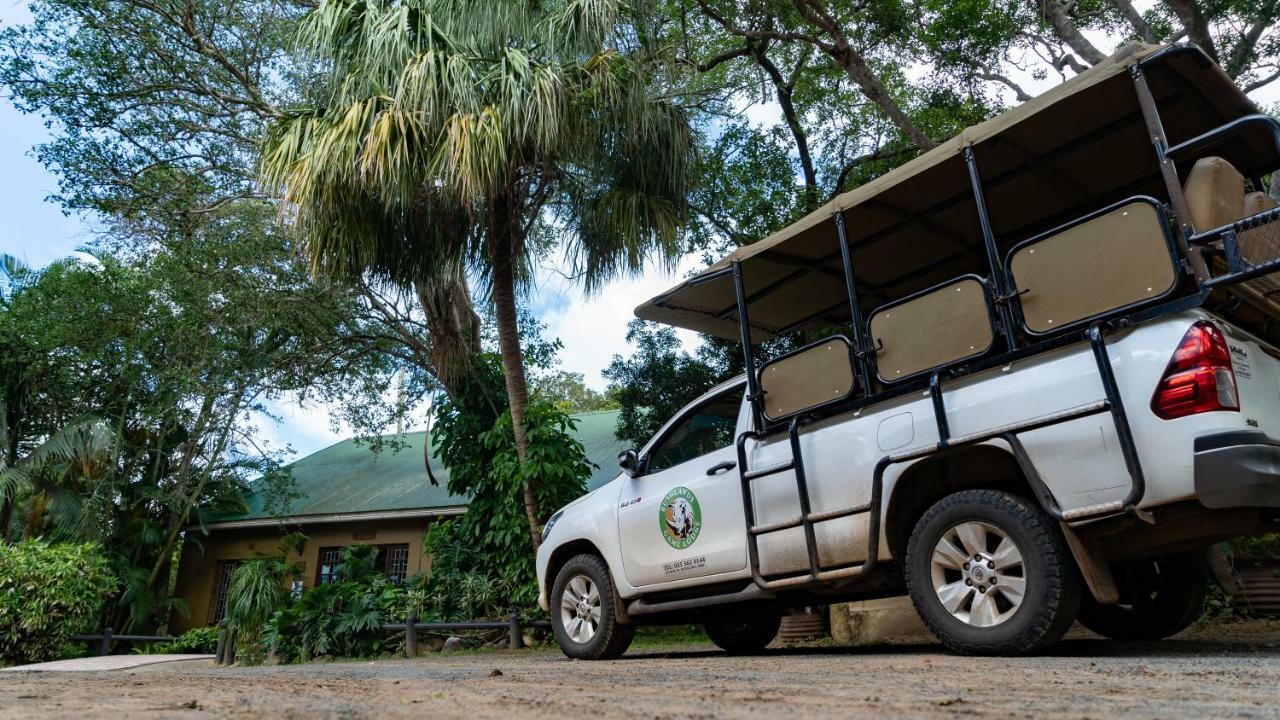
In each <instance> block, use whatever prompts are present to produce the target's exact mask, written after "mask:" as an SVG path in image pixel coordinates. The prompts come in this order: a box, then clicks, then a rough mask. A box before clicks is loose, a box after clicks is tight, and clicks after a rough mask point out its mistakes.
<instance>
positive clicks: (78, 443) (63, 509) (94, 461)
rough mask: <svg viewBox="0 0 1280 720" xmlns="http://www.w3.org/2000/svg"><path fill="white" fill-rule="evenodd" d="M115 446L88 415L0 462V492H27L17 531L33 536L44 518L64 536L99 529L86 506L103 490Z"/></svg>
mask: <svg viewBox="0 0 1280 720" xmlns="http://www.w3.org/2000/svg"><path fill="white" fill-rule="evenodd" d="M118 450H119V448H118V435H117V434H116V430H115V429H114V428H112V427H111V425H110V424H108V423H107V422H105V421H103V420H100V419H97V418H93V417H88V418H84V419H81V420H77V421H75V422H72V423H71V424H69V425H67V426H65V427H63V428H61V429H60V430H58V431H57V432H55V433H53V435H51V436H50V437H48V438H47V439H45V441H44V442H42V443H41V444H40V445H38V446H37V447H36V448H35V449H34V450H32V451H31V453H30V454H29V455H28V456H27V457H25V458H23V460H22V461H21V462H19V463H17V464H15V465H12V466H8V467H4V466H2V465H0V494H7V495H9V496H11V497H12V496H16V495H17V493H18V491H19V490H20V489H25V490H28V491H29V492H30V494H31V497H30V500H29V502H28V505H27V518H26V524H25V529H24V531H23V536H24V537H26V538H31V537H35V536H37V535H39V534H40V533H41V531H42V530H43V529H44V525H45V521H46V520H47V519H51V520H52V526H53V528H54V529H56V530H58V531H59V532H60V533H62V534H63V535H66V536H67V537H70V538H75V539H81V538H86V537H91V536H93V535H95V534H96V533H98V532H99V531H101V529H102V528H100V527H96V526H94V525H93V518H92V517H91V516H90V515H89V513H88V512H87V510H88V509H89V507H90V506H91V505H92V504H94V503H96V502H101V501H102V500H103V498H104V495H105V493H106V492H108V488H109V484H110V481H111V480H112V478H113V474H114V471H115V463H116V460H117V457H116V453H117V452H118ZM4 465H7V463H4Z"/></svg>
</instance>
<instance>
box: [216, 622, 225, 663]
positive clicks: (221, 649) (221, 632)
mask: <svg viewBox="0 0 1280 720" xmlns="http://www.w3.org/2000/svg"><path fill="white" fill-rule="evenodd" d="M214 656H215V657H214V663H215V664H217V665H221V664H222V660H223V659H224V658H225V657H226V656H227V621H226V619H225V618H224V619H222V620H219V621H218V648H217V650H215V651H214Z"/></svg>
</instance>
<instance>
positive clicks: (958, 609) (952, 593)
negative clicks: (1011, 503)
mask: <svg viewBox="0 0 1280 720" xmlns="http://www.w3.org/2000/svg"><path fill="white" fill-rule="evenodd" d="M930 571H931V574H932V577H933V590H934V592H935V593H936V594H937V596H938V601H939V602H940V603H942V607H943V609H945V610H946V611H947V612H949V613H951V616H952V617H954V618H956V619H957V620H959V621H960V622H963V623H964V624H966V625H972V626H974V627H993V626H995V625H999V624H1000V623H1002V622H1005V621H1006V620H1008V619H1009V618H1011V617H1013V615H1014V613H1016V612H1017V611H1018V608H1020V607H1022V600H1023V598H1024V597H1025V596H1026V590H1027V579H1026V573H1025V568H1024V566H1023V561H1022V550H1021V549H1020V548H1019V547H1018V545H1017V543H1015V542H1014V541H1013V538H1010V537H1009V535H1008V533H1006V532H1004V531H1003V530H1001V529H1000V528H997V527H996V526H994V525H990V524H988V523H984V522H977V521H968V522H962V523H959V524H957V525H954V526H952V527H951V528H950V529H948V530H947V531H946V532H944V533H943V534H942V537H940V538H938V542H937V544H936V545H934V547H933V557H932V559H931V560H930Z"/></svg>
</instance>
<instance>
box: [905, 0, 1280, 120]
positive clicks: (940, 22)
mask: <svg viewBox="0 0 1280 720" xmlns="http://www.w3.org/2000/svg"><path fill="white" fill-rule="evenodd" d="M919 16H920V18H921V21H922V22H921V23H920V32H919V34H918V37H919V41H920V43H921V51H920V56H921V58H922V59H924V60H926V61H927V62H930V63H931V64H933V65H934V66H935V67H936V68H937V70H938V72H939V73H940V74H951V75H952V76H953V77H954V78H956V79H957V80H959V81H960V83H961V84H966V85H968V86H970V87H973V86H974V85H975V84H981V83H989V84H995V85H996V86H997V87H1003V88H1004V89H1007V90H1009V91H1012V93H1013V95H1014V97H1015V99H1016V100H1017V101H1019V102H1023V101H1025V100H1028V99H1030V97H1031V94H1030V93H1029V92H1027V91H1026V90H1025V89H1024V88H1022V87H1021V86H1020V85H1019V84H1018V83H1017V82H1015V81H1014V80H1013V79H1011V78H1010V77H1009V73H1008V72H1006V71H1005V69H1004V68H1006V67H1014V68H1017V69H1019V70H1023V71H1026V72H1029V73H1030V74H1031V75H1032V76H1034V77H1039V78H1044V77H1047V76H1049V75H1050V74H1057V75H1059V76H1061V77H1063V78H1066V77H1067V76H1068V74H1069V73H1079V72H1081V71H1083V70H1084V69H1086V68H1088V67H1090V66H1092V65H1096V64H1097V63H1099V62H1101V61H1102V60H1103V59H1105V58H1106V57H1107V56H1109V55H1110V54H1112V53H1113V52H1115V51H1116V50H1117V49H1118V48H1119V47H1120V46H1121V45H1123V44H1124V43H1126V42H1130V41H1134V40H1137V41H1141V42H1144V43H1149V44H1159V43H1169V42H1175V41H1180V40H1181V41H1190V42H1192V43H1195V44H1196V45H1198V46H1200V47H1201V48H1202V49H1203V50H1204V51H1205V52H1206V53H1207V54H1208V55H1209V57H1211V58H1213V59H1214V60H1215V61H1216V62H1218V63H1219V64H1220V65H1221V66H1222V68H1223V69H1224V70H1225V71H1226V73H1227V75H1229V76H1230V77H1231V78H1232V79H1234V80H1236V82H1238V83H1239V84H1240V86H1241V87H1243V88H1244V89H1245V91H1246V92H1253V91H1255V90H1258V89H1260V88H1263V87H1265V86H1267V85H1269V84H1271V83H1272V82H1275V81H1276V80H1277V79H1280V25H1278V23H1280V3H1276V2H1261V3H1258V2H1234V1H1232V2H1202V1H1200V0H1161V1H1160V2H1155V3H1150V4H1146V7H1145V8H1144V9H1141V10H1140V9H1139V8H1138V6H1137V4H1135V3H1133V2H1131V0H1086V1H1085V2H1075V1H1068V0H1034V1H1029V0H1028V1H1023V0H975V1H973V2H964V3H952V2H945V1H938V0H924V2H921V3H920V4H919Z"/></svg>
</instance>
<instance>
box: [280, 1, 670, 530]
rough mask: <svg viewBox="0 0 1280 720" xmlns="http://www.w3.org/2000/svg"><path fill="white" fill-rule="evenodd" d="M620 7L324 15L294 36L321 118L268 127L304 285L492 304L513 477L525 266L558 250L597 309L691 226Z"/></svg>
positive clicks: (447, 5)
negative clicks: (328, 279) (406, 290)
mask: <svg viewBox="0 0 1280 720" xmlns="http://www.w3.org/2000/svg"><path fill="white" fill-rule="evenodd" d="M619 8H620V6H619V4H618V3H617V1H616V0H561V1H559V2H556V1H555V0H551V1H549V2H545V3H529V2H518V1H515V0H468V1H467V2H461V1H459V0H322V1H321V3H320V5H319V7H318V8H317V9H316V10H315V11H314V12H313V13H311V15H310V16H309V17H308V18H307V20H306V21H305V23H304V26H303V30H302V37H303V38H304V40H305V43H306V44H307V45H308V46H309V48H310V49H311V52H312V53H313V54H314V57H315V60H316V61H317V62H319V63H320V64H321V66H324V67H329V68H331V76H330V77H329V80H328V82H327V84H326V86H325V88H324V89H323V95H322V100H321V101H319V102H316V103H315V104H314V105H313V106H311V107H307V108H304V109H300V110H297V111H294V112H292V113H290V114H288V115H287V116H285V117H282V118H281V119H280V120H279V121H278V122H276V123H275V124H274V125H273V127H272V128H271V129H270V131H269V134H268V138H267V141H266V144H265V147H264V151H263V159H262V175H263V178H264V181H265V182H266V184H268V185H269V186H271V187H273V188H275V189H276V190H277V191H278V192H279V193H280V194H281V195H282V196H283V198H284V201H285V204H284V208H285V212H286V214H287V215H288V217H290V218H291V219H292V220H293V221H294V222H295V223H296V225H297V228H298V230H299V231H300V233H301V236H302V245H303V248H304V252H305V253H306V254H307V256H308V257H309V259H310V262H311V265H312V268H313V271H316V272H325V273H334V274H339V275H346V276H365V275H372V276H374V277H379V278H383V279H385V280H387V281H390V282H393V283H397V284H400V285H402V286H405V287H408V286H410V285H412V286H414V287H417V288H422V287H431V286H433V285H439V284H440V283H442V282H456V281H457V277H458V273H459V272H460V271H461V272H464V273H467V274H469V275H471V276H472V277H479V278H480V279H481V280H482V281H483V282H484V283H485V284H486V285H487V288H488V290H489V294H490V296H491V299H492V302H493V307H494V313H495V319H496V322H497V327H498V344H499V350H500V353H501V356H502V363H503V369H504V375H505V381H506V390H507V399H508V407H509V411H510V414H511V417H512V420H513V426H514V433H515V445H516V452H517V455H518V457H519V458H520V460H521V462H522V463H523V462H524V461H525V459H526V455H527V450H528V442H527V439H526V437H525V406H526V404H527V401H528V387H527V382H526V378H525V372H524V362H523V351H522V349H521V345H520V339H519V335H518V331H517V322H516V303H517V293H518V291H519V289H520V287H521V285H522V284H523V283H525V282H527V280H528V279H529V268H530V265H531V261H532V259H533V258H534V257H535V256H536V255H537V254H538V253H539V252H545V251H548V250H549V249H550V248H551V247H552V246H554V245H555V244H556V243H558V242H560V243H563V244H562V245H561V246H560V247H561V249H562V250H563V252H564V254H565V256H566V257H567V258H569V259H570V262H571V263H572V265H573V272H574V275H575V276H577V277H579V278H580V279H581V281H582V283H583V284H584V286H585V287H586V289H587V290H588V291H592V290H594V289H596V288H598V287H599V286H600V285H601V284H603V283H604V282H606V281H608V280H609V279H611V278H613V277H616V276H617V275H619V274H622V273H628V272H638V271H639V270H640V269H641V268H642V267H643V265H644V262H645V260H646V259H647V258H648V257H650V256H653V255H657V256H658V257H661V258H663V259H665V260H667V261H668V262H673V261H674V258H676V257H677V256H678V253H679V230H680V228H681V227H682V225H683V223H684V221H685V219H686V217H687V205H686V197H687V194H688V191H689V187H690V184H691V182H692V180H691V178H692V176H693V172H692V170H693V168H692V165H693V162H692V160H693V133H692V131H691V129H690V127H689V123H688V121H687V119H686V117H685V115H684V113H683V112H681V110H680V109H679V108H678V107H676V106H675V105H674V104H673V103H671V102H668V101H665V100H663V99H660V98H658V97H656V95H655V92H654V88H653V79H654V77H655V74H654V72H653V61H652V59H651V58H652V56H651V55H649V54H647V53H646V52H645V49H644V47H643V46H642V45H643V44H642V43H641V42H640V41H639V40H638V38H640V37H643V36H644V33H641V32H637V31H636V28H635V26H634V25H628V24H627V23H626V22H625V21H624V18H622V17H621V16H620V14H619V13H620V9H619ZM460 269H461V270H460ZM524 474H525V475H526V477H527V478H529V479H526V481H525V486H524V505H525V514H526V516H527V518H528V522H529V532H530V538H531V540H532V542H533V544H534V546H535V547H536V546H537V544H538V541H539V526H540V524H541V519H542V518H541V515H540V511H539V508H538V504H537V493H536V490H537V488H536V487H535V483H536V480H534V479H532V477H533V473H530V472H526V473H524Z"/></svg>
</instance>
